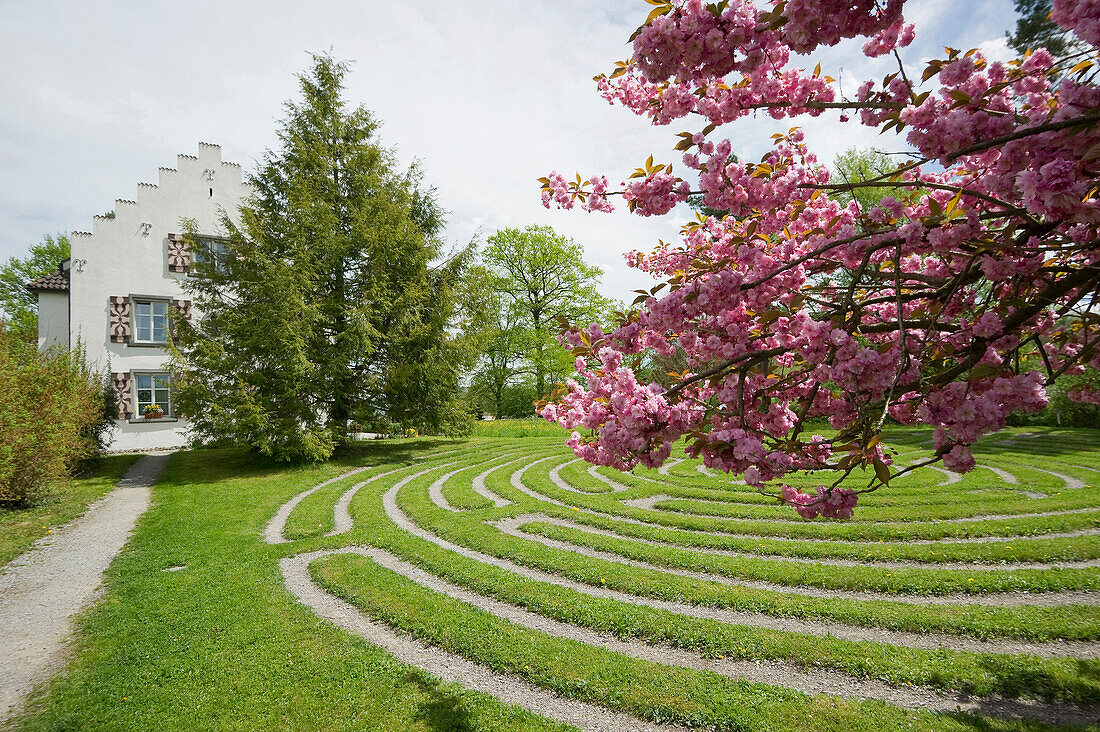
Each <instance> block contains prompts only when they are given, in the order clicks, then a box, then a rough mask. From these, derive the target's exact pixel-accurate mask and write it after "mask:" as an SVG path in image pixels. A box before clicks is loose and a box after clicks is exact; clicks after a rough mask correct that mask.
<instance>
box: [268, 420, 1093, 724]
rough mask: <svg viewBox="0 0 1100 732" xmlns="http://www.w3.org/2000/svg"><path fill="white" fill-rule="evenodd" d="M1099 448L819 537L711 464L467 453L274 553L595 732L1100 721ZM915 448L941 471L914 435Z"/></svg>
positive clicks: (1037, 445)
mask: <svg viewBox="0 0 1100 732" xmlns="http://www.w3.org/2000/svg"><path fill="white" fill-rule="evenodd" d="M1090 439H1092V438H1089V437H1087V436H1085V437H1082V436H1081V433H1074V434H1073V435H1071V436H1069V437H1061V436H1054V435H1051V436H1043V437H1040V438H1034V439H1023V438H1022V436H1020V435H1017V436H1016V438H1015V439H1014V440H1013V442H1012V444H1011V445H1003V444H1001V445H998V444H996V443H994V444H993V445H992V446H990V447H988V448H987V449H986V451H985V452H980V453H978V464H979V466H980V467H979V468H978V469H976V470H974V471H973V472H971V473H970V474H967V475H965V476H959V475H955V474H953V473H948V472H947V471H943V470H936V469H923V470H921V471H918V472H916V473H915V474H913V475H911V476H907V477H905V478H902V479H899V480H897V481H895V482H894V484H893V485H891V487H890V488H889V489H887V490H885V491H882V492H880V493H878V494H874V495H871V496H865V497H864V500H863V501H862V502H861V504H860V506H859V507H858V508H857V512H856V518H855V519H853V520H850V521H843V522H839V521H822V520H818V521H816V522H810V521H804V520H802V519H800V518H799V517H798V516H797V515H796V514H795V513H794V512H793V511H791V510H790V509H787V508H784V507H781V506H777V505H776V504H775V502H774V500H772V499H770V498H768V497H766V496H762V495H760V494H759V493H757V492H755V491H753V490H752V489H751V488H749V487H747V486H745V485H743V484H740V483H736V482H731V481H730V479H729V477H727V476H724V475H720V474H717V473H714V472H713V471H710V470H707V469H706V468H704V467H702V466H701V464H700V463H698V462H697V461H691V460H682V461H669V463H668V464H666V465H665V466H664V467H663V468H662V469H661V470H659V471H648V470H641V469H639V470H637V471H636V472H635V473H634V474H620V473H617V472H616V471H612V470H606V469H603V468H599V469H597V468H593V467H591V466H589V465H587V464H586V463H583V462H580V461H577V460H575V459H574V458H573V456H572V455H571V454H570V453H569V452H568V450H566V449H565V448H563V447H562V446H561V444H560V441H553V440H540V439H527V440H523V441H520V440H513V441H508V440H493V441H482V442H471V443H469V444H467V445H466V446H464V447H462V448H460V449H457V450H456V449H450V448H448V449H446V450H443V451H440V452H437V453H434V454H428V455H425V456H424V457H422V458H421V459H420V460H419V461H417V462H415V463H412V464H391V465H383V466H372V467H369V468H362V469H359V470H356V471H353V472H351V473H348V474H346V475H344V476H341V477H339V478H336V479H334V480H330V481H327V482H325V483H322V484H320V485H317V486H315V487H314V488H311V489H310V490H308V491H306V492H304V493H302V494H299V495H298V496H296V497H295V498H294V499H293V500H291V501H290V502H288V503H287V504H286V505H284V507H283V508H282V509H281V510H280V511H279V512H278V513H277V514H276V516H275V517H274V518H273V519H272V520H271V523H270V524H269V525H268V527H267V529H266V532H265V538H266V540H267V541H268V542H269V543H271V544H287V552H286V555H285V556H284V558H283V559H281V560H280V568H281V570H282V573H283V577H284V580H285V582H286V585H287V587H288V588H289V589H290V590H291V592H293V593H294V594H295V595H296V596H297V597H298V598H299V600H300V601H301V602H303V603H304V604H306V605H307V606H309V607H310V608H311V609H312V610H313V611H314V612H315V613H317V614H318V615H319V616H320V617H323V618H325V619H327V620H330V621H331V622H334V623H336V624H338V625H341V626H342V627H345V628H347V629H348V630H350V631H352V632H354V633H356V634H358V635H361V636H363V637H364V638H366V639H367V640H369V641H370V642H372V643H375V644H377V645H380V646H382V647H383V648H385V649H386V650H388V651H389V652H390V653H392V654H393V655H395V656H396V657H397V658H399V659H401V660H402V661H404V662H406V663H409V664H413V665H416V666H418V667H421V668H423V669H426V670H428V671H429V672H431V673H433V674H435V675H436V676H439V677H440V678H443V679H445V680H448V681H457V682H460V683H462V684H464V685H466V686H468V687H470V688H473V689H478V690H481V691H484V692H487V693H490V694H493V695H494V696H497V697H498V698H500V699H502V700H504V701H506V702H508V703H513V704H518V705H521V706H524V707H526V708H528V709H531V710H532V711H535V712H536V713H539V714H541V715H543V716H546V717H549V718H551V719H554V720H557V721H560V722H565V723H567V724H572V725H574V726H576V727H579V728H581V729H592V730H613V729H681V728H690V727H703V728H723V729H725V728H729V729H734V728H745V729H751V728H753V727H754V726H755V725H760V726H766V725H767V724H768V720H769V715H787V716H789V715H790V714H791V709H798V708H799V705H803V706H804V707H805V709H807V710H811V709H812V710H817V709H825V710H828V711H829V713H832V714H837V715H845V714H847V715H851V716H852V718H853V719H857V718H858V719H864V720H866V719H873V718H874V717H875V716H881V718H882V719H884V720H887V719H895V718H901V719H904V718H907V717H908V718H910V719H917V720H918V721H920V720H923V721H925V722H929V723H930V724H931V725H932V726H937V722H936V720H940V721H941V722H944V723H946V722H947V721H949V720H951V719H954V720H955V721H963V720H965V719H966V717H965V716H959V712H962V713H964V714H965V713H971V714H980V715H983V716H987V717H992V718H1003V719H1015V718H1020V719H1031V720H1036V721H1040V722H1044V723H1049V724H1066V723H1078V724H1081V723H1084V724H1088V723H1094V722H1097V721H1100V536H1098V534H1100V490H1097V489H1096V488H1094V487H1092V486H1093V484H1094V483H1095V482H1097V481H1100V459H1097V457H1098V453H1097V450H1096V447H1097V446H1096V445H1092V444H1087V441H1088V440H1090ZM1075 441H1076V442H1075ZM900 450H901V454H899V455H898V457H897V462H898V463H900V464H907V463H910V462H913V461H916V460H918V459H920V458H921V456H923V455H927V452H925V451H924V450H923V449H922V448H921V445H920V443H919V442H918V440H917V438H916V437H912V439H911V444H909V446H907V447H902V448H900ZM806 484H807V485H809V482H807V483H806ZM487 639H488V640H487ZM623 669H626V670H627V672H626V673H624V672H623ZM807 695H809V696H807ZM814 695H827V696H814ZM811 697H813V699H814V701H813V704H816V705H818V706H812V705H811V704H810V702H809V700H810V698H811ZM891 715H893V716H891ZM933 715H935V716H933ZM945 715H954V716H953V717H951V716H945ZM738 725H741V726H740V727H739V726H738ZM883 726H884V727H885V726H887V724H886V723H885V722H884V723H883ZM868 728H874V726H873V725H868Z"/></svg>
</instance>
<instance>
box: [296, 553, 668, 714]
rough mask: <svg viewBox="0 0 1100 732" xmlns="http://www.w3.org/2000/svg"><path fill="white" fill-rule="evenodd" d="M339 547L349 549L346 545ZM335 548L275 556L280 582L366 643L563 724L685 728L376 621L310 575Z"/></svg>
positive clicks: (303, 602)
mask: <svg viewBox="0 0 1100 732" xmlns="http://www.w3.org/2000/svg"><path fill="white" fill-rule="evenodd" d="M340 551H345V552H347V551H354V550H350V549H345V550H340ZM332 553H335V552H325V551H320V552H310V553H307V554H298V555H297V556H293V557H286V558H284V559H280V560H279V569H280V571H281V572H282V574H283V582H284V584H285V585H286V588H287V590H289V591H290V593H291V594H293V595H294V596H295V597H296V598H297V599H298V602H300V603H302V604H303V605H305V606H306V607H308V608H309V609H310V610H311V611H312V612H313V613H314V614H315V615H317V616H318V617H320V618H322V619H324V620H327V621H329V622H330V623H333V624H334V625H337V626H339V627H341V628H343V629H345V630H347V631H349V632H351V633H354V634H355V635H357V636H359V637H360V638H363V639H364V640H366V641H367V642H368V643H371V644H372V645H375V646H378V647H379V648H382V649H383V650H384V651H386V652H387V653H389V654H390V655H391V656H394V657H395V658H397V659H398V660H399V661H401V662H403V663H407V664H409V665H411V666H416V667H417V668H419V669H422V670H424V671H427V672H428V673H430V674H432V675H434V676H436V677H438V678H440V679H442V680H443V681H447V682H451V683H455V682H457V683H460V684H462V685H463V686H465V687H467V688H469V689H474V690H476V691H480V692H483V693H486V694H490V695H491V696H494V697H496V698H497V699H499V700H500V701H502V702H504V703H505V704H513V705H516V706H520V707H523V708H524V709H527V710H529V711H531V712H534V713H535V714H540V715H542V716H544V717H547V718H549V719H553V720H555V721H558V722H562V723H564V724H571V725H573V726H575V727H579V728H580V729H582V730H591V731H592V732H618V731H619V730H624V729H630V730H643V731H644V732H672V731H674V730H676V731H678V730H685V728H683V727H674V726H672V725H656V724H653V723H651V722H647V721H645V720H642V719H638V718H637V717H633V716H630V715H627V714H621V713H617V712H612V711H609V710H607V709H604V708H603V707H599V706H596V705H594V704H588V703H585V702H581V701H574V700H571V699H564V698H562V697H559V696H557V695H556V694H552V693H550V692H548V691H546V690H544V689H540V688H538V687H535V686H532V685H531V684H529V683H527V682H525V681H523V680H522V679H520V678H519V677H516V676H511V675H506V674H502V673H497V672H496V671H493V670H492V669H490V668H488V667H486V666H481V665H479V664H476V663H474V662H473V661H470V660H468V659H466V658H465V657H463V656H461V655H459V654H457V653H451V652H449V651H444V650H442V649H440V648H437V647H435V646H431V645H428V644H427V643H424V642H422V641H419V640H417V639H415V638H413V637H412V636H409V635H406V634H404V633H399V632H397V631H395V630H393V629H392V628H390V627H389V626H387V625H384V624H382V623H378V622H375V621H373V620H371V619H370V618H368V617H367V616H366V615H364V614H363V613H361V612H360V611H359V610H358V609H357V608H356V607H355V606H353V605H351V604H349V603H347V602H344V601H343V600H340V599H338V598H336V597H333V596H332V595H330V594H328V593H327V592H325V591H324V590H322V589H321V588H320V587H318V586H317V585H316V584H314V582H313V579H312V577H310V575H309V563H310V562H311V561H313V560H314V559H316V558H318V557H320V556H324V555H327V554H332Z"/></svg>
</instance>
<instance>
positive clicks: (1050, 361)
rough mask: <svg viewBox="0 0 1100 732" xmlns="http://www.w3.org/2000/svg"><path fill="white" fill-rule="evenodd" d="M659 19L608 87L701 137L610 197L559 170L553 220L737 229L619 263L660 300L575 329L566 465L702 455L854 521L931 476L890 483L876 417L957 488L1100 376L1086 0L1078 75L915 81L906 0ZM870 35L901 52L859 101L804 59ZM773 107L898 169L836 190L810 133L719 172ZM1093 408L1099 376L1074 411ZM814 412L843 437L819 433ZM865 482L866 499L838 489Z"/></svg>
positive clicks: (1065, 11)
mask: <svg viewBox="0 0 1100 732" xmlns="http://www.w3.org/2000/svg"><path fill="white" fill-rule="evenodd" d="M647 1H648V3H649V5H650V6H651V9H650V14H649V17H648V18H647V19H646V20H645V22H644V23H643V25H642V26H641V27H640V28H639V29H638V30H637V32H636V33H635V34H634V36H633V37H632V41H633V53H632V55H631V56H630V58H628V59H627V60H625V61H621V62H618V63H617V64H616V68H615V70H614V71H613V72H612V73H611V74H609V75H602V76H599V77H597V88H598V90H599V93H600V94H601V95H602V96H604V97H605V98H606V99H607V100H609V101H611V102H613V103H618V104H622V105H623V106H625V107H627V108H628V109H630V110H631V111H633V112H635V113H636V114H638V115H640V116H643V117H646V118H648V119H649V120H651V121H652V122H653V123H654V124H659V125H664V124H671V123H673V122H676V121H678V120H698V122H697V124H696V125H695V126H693V127H692V129H689V130H687V131H684V132H681V133H679V137H680V142H679V143H678V144H677V145H676V150H677V151H678V152H679V154H680V156H681V161H682V166H683V167H682V168H681V171H686V172H683V173H681V174H676V173H674V171H673V166H672V164H671V163H665V162H663V161H660V160H655V156H652V155H651V156H649V158H648V159H647V160H646V161H645V162H644V163H643V164H642V165H640V166H639V167H638V168H637V169H636V170H635V171H634V173H633V174H632V175H631V176H630V178H629V179H628V181H627V183H626V185H625V187H624V188H623V189H622V190H612V189H611V188H610V187H609V184H608V180H607V177H606V176H602V175H595V176H591V177H589V178H587V179H585V178H584V177H583V176H580V175H577V176H576V177H575V178H567V177H566V176H563V175H561V174H560V173H557V172H552V173H550V174H549V175H548V176H546V177H545V178H543V179H542V184H543V191H542V197H543V202H544V203H545V204H546V205H548V206H549V205H558V206H562V207H565V208H570V207H572V206H574V205H575V204H577V203H579V204H581V205H582V207H583V208H585V209H586V210H590V211H607V210H611V209H613V208H614V204H613V203H612V200H613V198H614V197H617V196H621V197H622V198H623V200H625V201H626V202H627V205H628V207H629V208H630V210H631V211H632V212H633V213H635V214H637V215H640V216H657V215H663V214H667V213H668V212H669V211H671V210H672V209H673V208H674V207H675V206H676V205H677V204H680V203H683V202H687V201H689V200H690V198H691V197H692V196H700V197H701V201H702V204H703V205H705V206H706V207H708V209H709V210H712V211H718V212H728V213H725V214H723V215H719V216H706V215H702V214H701V215H699V216H698V217H697V220H696V221H693V222H690V223H689V224H688V225H686V226H685V227H684V229H683V232H682V237H681V239H680V241H679V242H678V243H676V244H662V245H661V246H660V247H659V248H658V249H657V250H656V251H654V252H653V253H652V254H650V255H648V256H644V255H636V254H631V255H629V261H630V263H631V264H632V265H634V266H637V267H640V268H641V269H643V270H645V271H648V272H650V273H652V274H654V275H655V276H656V277H658V278H659V279H662V280H664V281H663V282H661V283H660V284H659V285H657V286H656V287H654V288H653V289H652V291H650V292H648V293H644V294H643V295H642V296H641V297H639V298H638V300H637V301H636V302H635V308H634V309H633V310H632V311H631V312H629V313H627V314H626V317H624V318H623V319H622V320H621V322H620V323H619V324H618V325H617V326H616V327H614V328H612V329H611V330H608V331H605V330H603V329H602V328H599V327H597V326H590V327H589V328H586V329H579V328H577V329H574V330H573V331H572V332H571V333H569V334H568V342H569V343H570V345H571V346H572V348H573V352H574V354H575V355H577V356H578V357H579V358H581V359H582V360H583V363H584V368H582V369H581V370H580V375H581V377H582V378H581V379H580V380H578V381H576V382H570V383H569V384H568V388H567V389H566V390H565V391H564V392H563V393H561V394H559V395H558V396H557V399H556V400H555V402H554V403H551V404H549V405H547V406H546V408H545V409H544V410H543V414H544V416H546V417H547V418H549V419H553V420H557V421H559V422H560V423H561V424H563V425H564V426H566V427H569V428H574V429H576V430H577V431H576V432H574V434H573V437H572V439H571V441H570V442H571V445H572V446H573V449H574V451H575V452H576V454H577V455H579V456H581V457H583V458H585V459H587V460H589V461H592V462H597V463H600V464H604V465H611V466H615V467H618V468H621V469H629V468H630V467H632V466H633V465H635V464H638V463H642V464H645V465H648V466H656V465H660V464H661V463H662V462H663V461H664V460H665V459H666V458H667V457H668V455H669V454H670V452H671V450H672V446H673V444H674V443H676V442H677V441H678V440H680V439H682V438H685V437H686V438H688V440H689V448H688V451H689V453H690V454H692V455H700V456H702V457H703V459H704V461H705V463H706V464H707V465H708V466H710V467H712V468H716V469H720V470H725V471H732V472H735V473H739V474H741V475H743V476H744V478H745V480H746V481H747V482H748V483H749V484H751V485H754V486H758V487H760V488H761V489H767V488H770V489H771V490H772V491H773V492H774V494H775V495H776V496H777V498H779V499H780V500H782V501H784V502H786V503H788V504H791V505H792V506H793V507H794V508H795V509H796V510H797V511H798V512H799V513H800V514H801V515H803V516H805V517H808V518H812V517H815V516H820V515H825V516H830V517H846V516H850V515H851V514H852V511H853V509H854V506H855V504H856V502H857V500H858V496H859V494H860V493H863V492H867V491H872V490H877V489H879V488H881V487H882V486H884V485H887V484H888V483H889V482H890V481H891V480H892V479H894V478H895V477H896V476H897V475H900V474H904V473H907V472H909V471H911V470H914V469H916V468H918V467H921V465H922V464H918V465H911V466H905V467H901V466H895V465H893V463H892V461H891V458H890V454H889V453H888V451H887V450H886V445H885V444H884V443H883V441H882V428H883V425H884V423H885V421H886V420H887V419H888V418H893V419H896V420H898V421H901V422H903V423H907V424H909V423H919V424H925V425H929V426H931V427H933V438H934V445H935V450H936V457H935V459H936V460H942V461H943V463H944V465H945V466H946V467H948V468H949V469H951V470H955V471H967V470H970V469H971V468H973V467H974V458H973V457H972V455H971V453H970V445H972V444H973V443H974V442H975V441H976V440H978V439H979V438H980V437H982V436H983V435H986V434H989V433H991V432H994V431H996V430H998V429H1001V428H1002V427H1003V426H1004V425H1005V424H1006V421H1007V420H1008V418H1009V416H1010V415H1011V414H1012V413H1014V412H1025V413H1033V412H1036V411H1037V410H1039V409H1042V408H1043V406H1044V405H1045V404H1046V401H1047V396H1046V392H1045V389H1046V387H1047V386H1049V385H1051V384H1053V383H1054V382H1055V381H1056V380H1058V379H1060V378H1062V377H1064V376H1066V375H1073V374H1080V375H1087V373H1086V372H1085V366H1086V365H1091V366H1093V367H1095V366H1097V365H1100V349H1098V347H1097V343H1098V342H1100V333H1098V327H1097V325H1098V322H1100V315H1098V314H1097V313H1096V311H1095V308H1094V305H1095V303H1096V298H1097V293H1098V288H1100V265H1098V262H1100V241H1098V226H1100V198H1098V194H1100V181H1098V179H1097V178H1098V175H1097V171H1098V167H1097V152H1096V151H1097V150H1098V149H1100V127H1098V125H1097V123H1098V122H1100V88H1098V87H1097V84H1096V78H1097V74H1098V73H1100V56H1098V53H1097V45H1098V44H1100V21H1098V20H1097V18H1096V16H1095V10H1094V8H1093V6H1092V4H1091V3H1080V2H1076V1H1075V0H1054V2H1053V3H1052V5H1051V16H1050V17H1051V20H1052V21H1053V22H1054V23H1056V24H1057V25H1058V26H1059V27H1060V28H1062V29H1064V30H1065V31H1067V32H1069V33H1072V34H1074V35H1075V36H1076V39H1077V42H1078V43H1079V44H1080V45H1079V46H1078V45H1074V46H1071V47H1069V48H1068V50H1067V53H1068V55H1067V56H1062V57H1056V56H1055V55H1053V54H1051V53H1050V52H1048V51H1047V50H1043V49H1039V50H1036V51H1034V52H1032V53H1029V54H1028V55H1026V56H1025V57H1023V58H1019V59H1016V60H1014V61H1011V62H1008V63H1002V62H999V61H991V60H989V59H987V58H985V57H984V56H983V54H982V53H981V52H980V51H978V50H971V51H967V52H963V51H961V50H956V49H951V48H948V49H946V51H945V54H946V55H945V56H944V57H943V58H938V59H931V60H929V61H927V62H924V63H922V68H918V69H913V68H907V67H906V66H905V65H904V64H903V63H902V60H901V58H902V57H901V55H900V54H899V53H897V49H900V48H902V47H905V46H907V45H909V44H910V43H911V42H912V41H913V38H914V27H913V26H912V25H911V24H909V23H906V22H905V19H904V17H903V14H902V12H903V5H904V3H903V2H902V1H898V2H889V3H885V4H879V3H854V4H853V3H851V2H841V1H840V0H814V1H813V2H802V3H798V4H797V5H796V4H794V3H777V4H775V5H774V6H772V7H770V8H769V9H767V10H761V9H759V8H757V7H756V6H755V5H754V4H753V3H752V2H750V1H749V0H723V1H722V2H718V3H710V4H705V3H703V2H701V0H684V1H677V2H662V0H647ZM861 36H862V37H865V38H866V39H867V40H866V41H865V42H864V44H863V46H862V52H863V54H864V55H866V56H868V57H880V56H887V55H891V56H892V57H893V58H894V59H895V60H896V62H897V68H896V70H895V71H894V72H893V73H891V74H889V75H887V76H886V78H885V79H883V80H882V81H881V82H879V81H875V80H868V81H866V82H864V83H863V84H862V85H860V86H859V88H858V90H857V91H856V93H855V95H854V96H853V97H851V98H842V97H840V96H839V89H838V86H837V84H836V83H835V82H834V80H833V79H832V78H831V77H830V76H828V75H827V73H823V72H822V70H821V67H820V64H819V65H818V67H817V68H815V69H813V70H812V71H808V70H805V69H800V68H796V67H794V66H793V64H792V59H796V58H798V57H800V56H804V55H806V54H809V53H811V52H813V51H814V50H815V49H817V48H820V47H822V46H832V45H835V44H837V43H838V42H839V41H841V40H842V39H846V38H856V37H861ZM1077 49H1081V50H1077ZM760 110H765V111H766V112H767V113H768V114H769V115H771V116H772V117H774V118H776V119H784V118H787V117H797V116H801V115H808V116H810V117H819V116H821V115H824V114H830V115H837V117H838V121H839V122H840V123H842V124H848V125H863V126H866V127H869V128H872V129H878V130H879V131H880V132H881V133H888V134H892V135H894V136H895V140H894V141H895V142H896V143H897V144H899V145H901V146H903V147H904V148H905V150H904V152H905V153H906V154H907V155H906V158H903V159H902V160H901V161H900V162H898V163H895V164H893V165H892V166H890V168H889V169H887V170H883V171H881V172H880V173H878V174H875V175H872V177H870V178H862V179H861V180H857V181H843V180H837V179H836V177H835V176H834V175H832V174H831V173H830V171H829V170H828V169H827V168H826V167H825V166H823V165H821V164H820V163H819V162H818V160H817V158H816V157H815V155H814V154H813V152H812V151H811V150H810V149H808V147H807V145H806V142H805V138H804V136H803V133H802V131H801V130H800V129H798V128H797V127H796V128H792V129H791V130H790V131H789V132H787V133H786V134H776V135H774V136H773V141H772V142H773V144H772V146H771V149H770V150H769V151H768V152H767V153H766V154H765V155H764V156H763V157H762V159H761V160H760V161H758V162H733V161H731V159H730V155H731V153H732V143H731V141H730V139H728V137H726V135H727V134H729V128H728V127H727V125H731V123H736V122H737V121H738V120H740V119H741V118H743V117H746V116H748V115H752V114H755V113H757V112H758V111H760ZM866 189H871V190H876V189H878V190H876V195H877V202H876V203H874V204H873V205H867V204H868V203H870V202H862V201H860V200H859V196H858V195H857V194H856V192H857V191H862V190H866ZM651 351H655V352H656V353H657V354H659V355H661V356H662V357H666V358H671V357H674V356H678V357H679V358H682V360H683V362H684V363H685V364H686V368H685V369H684V370H683V371H682V372H680V373H677V374H674V375H673V380H672V382H671V383H658V382H655V381H651V382H649V383H646V382H644V381H639V380H638V378H637V371H636V369H637V368H638V367H639V366H643V365H644V364H645V361H646V359H645V358H644V355H645V354H646V353H648V352H651ZM1093 373H1095V372H1093ZM1097 394H1098V392H1097V390H1096V389H1095V384H1091V383H1090V384H1082V385H1080V386H1077V387H1075V388H1074V389H1073V390H1072V391H1071V392H1070V394H1069V396H1070V397H1071V398H1074V399H1077V400H1079V401H1082V400H1085V401H1087V400H1097V398H1098V397H1097ZM816 418H827V419H828V420H829V423H830V425H831V426H832V428H833V432H832V433H831V434H826V435H821V434H814V435H812V436H811V435H809V434H808V430H807V422H808V421H809V420H812V419H816ZM581 430H584V431H585V432H584V433H582V432H581ZM860 469H867V470H868V472H867V473H866V474H864V475H867V476H869V477H867V478H865V482H864V483H863V487H861V488H857V489H853V488H849V487H847V486H841V483H842V482H843V481H844V479H845V478H846V477H848V476H851V475H852V474H853V472H854V471H856V470H860ZM795 471H811V472H817V471H820V472H822V473H826V474H830V475H829V477H828V478H827V479H825V480H823V482H822V484H821V485H820V486H819V487H818V488H817V490H816V495H811V494H808V493H804V492H801V491H798V490H796V489H794V488H791V487H790V486H788V485H786V484H785V483H783V481H782V479H783V477H784V476H785V475H787V474H789V473H792V472H795ZM856 475H860V473H856ZM848 485H851V484H848Z"/></svg>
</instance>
